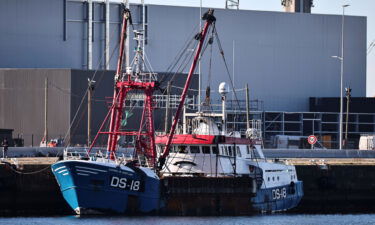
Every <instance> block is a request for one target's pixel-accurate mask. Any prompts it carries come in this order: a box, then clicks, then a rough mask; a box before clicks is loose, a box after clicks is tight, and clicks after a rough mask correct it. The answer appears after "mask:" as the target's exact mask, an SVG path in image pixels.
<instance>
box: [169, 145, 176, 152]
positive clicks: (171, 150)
mask: <svg viewBox="0 0 375 225" xmlns="http://www.w3.org/2000/svg"><path fill="white" fill-rule="evenodd" d="M169 151H170V152H172V153H175V152H177V146H171V147H170V148H169Z"/></svg>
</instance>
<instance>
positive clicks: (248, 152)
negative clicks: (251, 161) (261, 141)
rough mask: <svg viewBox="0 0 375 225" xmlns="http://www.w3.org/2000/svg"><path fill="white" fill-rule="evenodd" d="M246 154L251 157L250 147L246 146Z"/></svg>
mask: <svg viewBox="0 0 375 225" xmlns="http://www.w3.org/2000/svg"><path fill="white" fill-rule="evenodd" d="M246 153H247V154H248V155H250V148H249V146H248V145H246Z"/></svg>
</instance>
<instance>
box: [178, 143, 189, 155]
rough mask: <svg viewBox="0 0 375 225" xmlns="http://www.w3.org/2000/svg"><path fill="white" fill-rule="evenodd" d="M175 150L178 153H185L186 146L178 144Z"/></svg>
mask: <svg viewBox="0 0 375 225" xmlns="http://www.w3.org/2000/svg"><path fill="white" fill-rule="evenodd" d="M177 152H178V153H185V154H186V153H187V148H186V146H185V145H179V146H178V147H177Z"/></svg>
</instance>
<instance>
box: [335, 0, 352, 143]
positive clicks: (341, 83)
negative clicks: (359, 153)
mask: <svg viewBox="0 0 375 225" xmlns="http://www.w3.org/2000/svg"><path fill="white" fill-rule="evenodd" d="M348 6H350V5H343V6H342V18H341V57H339V56H332V58H337V59H339V60H340V62H341V76H340V116H339V117H340V118H339V120H340V121H339V122H340V128H339V130H340V131H339V132H340V133H339V149H340V150H341V149H342V130H343V129H342V128H343V124H342V119H343V109H342V108H343V80H344V22H345V8H346V7H348Z"/></svg>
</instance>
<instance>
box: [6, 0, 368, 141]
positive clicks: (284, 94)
mask: <svg viewBox="0 0 375 225" xmlns="http://www.w3.org/2000/svg"><path fill="white" fill-rule="evenodd" d="M282 2H283V4H284V7H285V9H286V10H285V11H286V12H268V11H267V12H266V11H252V10H229V9H215V15H216V18H217V23H216V28H217V32H218V34H219V37H220V41H221V45H222V46H223V50H224V56H225V58H226V62H227V63H228V67H229V70H230V72H231V76H232V79H233V80H234V88H235V89H243V88H244V86H245V84H246V83H248V84H249V87H250V99H251V100H253V101H255V100H257V101H259V102H261V103H262V104H261V107H256V108H254V111H258V112H262V113H266V112H271V111H275V112H281V113H284V112H285V113H292V112H297V113H298V112H300V113H304V112H309V110H310V108H309V98H310V97H317V98H321V97H338V96H339V94H340V61H339V60H338V59H335V58H332V56H339V55H340V54H341V52H340V46H341V25H342V17H341V15H319V14H311V13H309V12H310V8H309V7H308V6H309V5H308V4H310V3H311V1H282ZM291 2H292V3H294V5H293V4H292V3H291ZM300 3H303V5H299V4H300ZM310 6H311V5H310ZM122 7H123V5H122V1H115V0H114V1H105V0H34V1H22V0H4V1H1V2H0V29H1V30H2V34H1V35H0V49H1V51H0V68H4V69H0V70H1V72H0V75H1V76H0V93H1V95H0V98H2V99H1V102H0V104H1V105H0V108H1V109H0V110H1V114H0V127H1V128H11V129H15V130H14V133H15V134H18V133H23V134H26V133H27V134H29V135H30V134H31V132H33V131H34V133H38V135H43V128H44V124H43V115H44V111H43V109H44V107H43V104H44V100H43V98H44V97H43V86H44V77H47V74H48V77H49V76H52V77H55V78H51V79H62V80H61V82H59V85H58V88H60V89H62V90H64V91H66V93H65V94H64V93H63V92H61V91H60V92H61V93H60V94H59V95H57V96H56V97H51V98H50V99H49V103H50V104H52V103H53V102H54V101H55V100H56V101H55V102H59V103H58V104H60V105H65V104H66V108H65V109H64V110H63V111H61V110H60V109H58V110H57V109H56V108H55V109H56V110H57V111H56V112H53V110H54V109H53V108H54V106H48V108H49V109H50V108H51V110H52V111H51V114H52V115H51V116H49V118H48V121H50V120H51V125H50V126H51V128H50V129H49V130H50V133H51V135H50V136H57V135H61V134H65V133H66V132H67V126H69V124H70V122H71V121H72V118H73V117H74V115H75V112H74V109H76V106H75V105H76V104H77V103H74V102H75V101H76V100H73V99H75V95H74V94H77V96H82V94H83V92H84V91H85V89H86V88H87V80H86V78H87V77H89V74H93V73H94V71H95V70H97V69H98V70H100V71H106V70H114V69H115V66H116V60H117V54H118V53H117V49H116V47H117V44H118V42H119V30H120V29H119V28H120V21H121V19H120V15H121V10H122ZM280 7H281V6H280ZM205 10H206V9H202V12H204V11H205ZM131 11H132V16H133V24H134V28H135V29H138V30H143V29H144V30H145V31H144V34H145V35H144V37H145V40H144V42H145V47H144V50H145V53H146V55H147V58H148V60H149V61H150V63H151V65H152V67H153V70H154V71H166V70H167V68H168V66H169V65H170V63H171V62H172V61H173V59H174V57H175V56H176V55H177V53H178V52H179V50H180V49H181V47H182V46H183V45H184V43H185V42H186V40H187V39H188V38H189V37H192V35H194V34H195V33H196V32H197V31H198V27H199V23H200V22H199V21H200V12H201V10H200V8H197V7H178V6H163V5H146V6H142V5H136V4H135V5H131ZM296 12H298V13H296ZM366 26H367V23H366V17H362V16H345V32H344V37H345V45H344V46H345V48H344V50H345V61H344V63H345V76H344V85H345V86H350V87H351V88H352V90H353V91H352V96H353V97H365V95H366V29H367V28H366ZM132 38H133V35H130V38H129V40H130V41H129V46H130V47H129V49H134V47H135V46H134V42H133V40H132ZM214 45H215V46H216V43H214ZM132 55H133V52H132V51H130V57H129V58H130V59H131V58H132ZM207 55H209V54H206V55H205V56H204V57H203V58H202V63H201V64H202V73H201V74H202V76H201V80H202V84H201V86H202V87H206V86H207V85H210V86H211V90H216V88H217V87H218V85H219V83H220V82H222V81H226V82H229V77H228V75H227V73H226V68H225V67H224V64H223V60H222V58H221V55H220V54H219V52H218V50H217V49H214V50H213V57H212V67H211V68H212V71H211V72H209V68H208V66H207V65H208V64H209V61H210V58H209V57H208V56H207ZM5 68H7V69H5ZM9 68H11V69H9ZM24 68H35V69H34V70H30V69H28V70H25V69H24ZM50 68H57V69H53V70H49V69H50ZM30 71H31V72H30ZM52 71H53V72H52ZM184 72H186V71H184ZM31 74H33V75H31ZM51 74H56V75H51ZM209 74H211V76H212V78H211V80H210V81H208V78H207V77H208V75H209ZM105 77H106V78H108V77H110V78H108V79H107V81H106V82H107V84H109V89H107V92H109V91H108V90H110V89H111V88H112V87H111V86H110V80H111V79H112V77H113V72H110V71H107V72H105ZM24 78H27V79H26V80H23V79H24ZM34 78H35V79H34ZM13 79H14V80H17V79H21V80H19V81H18V82H13V81H12V80H13ZM181 79H183V76H182V77H181ZM5 80H7V82H5ZM50 81H51V82H57V81H55V80H53V81H52V80H50ZM16 83H17V84H20V83H23V84H22V85H23V86H17V87H15V86H12V84H16ZM208 83H209V84H208ZM76 84H79V85H76ZM197 86H198V83H195V86H194V89H196V88H197ZM8 88H12V89H13V91H12V93H9V89H8ZM27 88H34V89H35V90H33V91H31V92H30V93H29V92H27V91H26V89H27ZM15 89H17V91H15ZM24 89H25V90H24ZM7 91H8V92H7ZM5 93H7V94H5ZM26 93H29V94H26ZM67 93H68V94H67ZM73 93H74V94H73ZM215 94H216V93H215V92H214V91H213V94H212V95H213V98H215V97H217V95H215ZM110 95H111V93H109V95H108V96H110ZM16 96H17V97H16ZM103 96H104V95H101V97H103ZM230 96H231V95H230V94H229V97H230ZM238 96H239V98H241V99H243V97H244V92H243V91H241V90H239V91H238ZM27 97H28V98H27ZM54 98H56V99H54ZM194 98H195V97H194ZM23 101H25V102H23ZM11 102H17V105H12V106H10V104H11ZM32 102H37V103H35V104H32ZM78 102H79V100H78ZM26 103H27V104H26ZM25 106H28V107H25ZM97 106H98V107H102V106H103V105H99V104H98V105H97ZM94 107H95V106H94ZM21 110H22V111H21ZM20 111H21V112H22V114H21V113H20ZM25 111H29V113H25ZM94 111H98V112H100V113H98V117H97V118H100V117H102V116H103V115H102V113H103V112H101V111H100V110H99V108H98V109H97V108H96V107H95V109H94ZM62 112H63V113H62ZM56 113H59V114H60V115H59V116H57V115H56V118H55V117H54V116H55V114H56ZM254 113H255V112H254ZM262 113H258V115H261V114H262ZM11 115H13V116H14V117H15V118H12V117H11ZM264 115H265V114H264ZM372 116H373V115H372ZM10 118H12V119H10ZM20 118H22V119H20ZM36 118H38V119H36ZM262 118H263V119H265V117H264V116H263V117H262ZM94 120H96V119H94ZM25 121H30V122H29V123H28V122H25ZM31 121H32V122H31ZM272 121H274V120H273V119H270V122H272ZM21 123H22V124H23V125H22V126H23V127H26V126H28V128H27V129H26V128H22V129H21V126H20V124H21ZM53 123H55V124H53ZM98 123H100V121H95V125H97V124H98ZM336 123H337V121H336ZM371 123H375V120H372V122H371ZM95 125H93V127H95ZM280 127H282V126H280ZM373 127H374V125H373ZM268 128H269V126H268ZM77 129H78V128H77ZM79 129H81V131H80V132H78V133H79V135H82V136H84V135H86V133H87V132H86V131H84V129H85V126H81V127H80V128H79ZM275 129H276V128H275ZM276 131H277V132H278V133H280V132H281V133H282V132H284V133H285V130H284V131H283V130H282V129H279V130H277V129H276V130H274V131H273V132H275V133H277V132H276ZM374 131H375V130H374ZM332 132H335V131H332ZM357 132H358V133H360V132H361V131H357ZM302 133H303V131H302ZM332 135H333V134H332ZM29 139H30V138H29ZM37 139H40V137H39V138H37ZM332 139H334V140H335V139H336V137H333V138H332ZM25 143H28V144H30V142H27V141H25Z"/></svg>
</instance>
